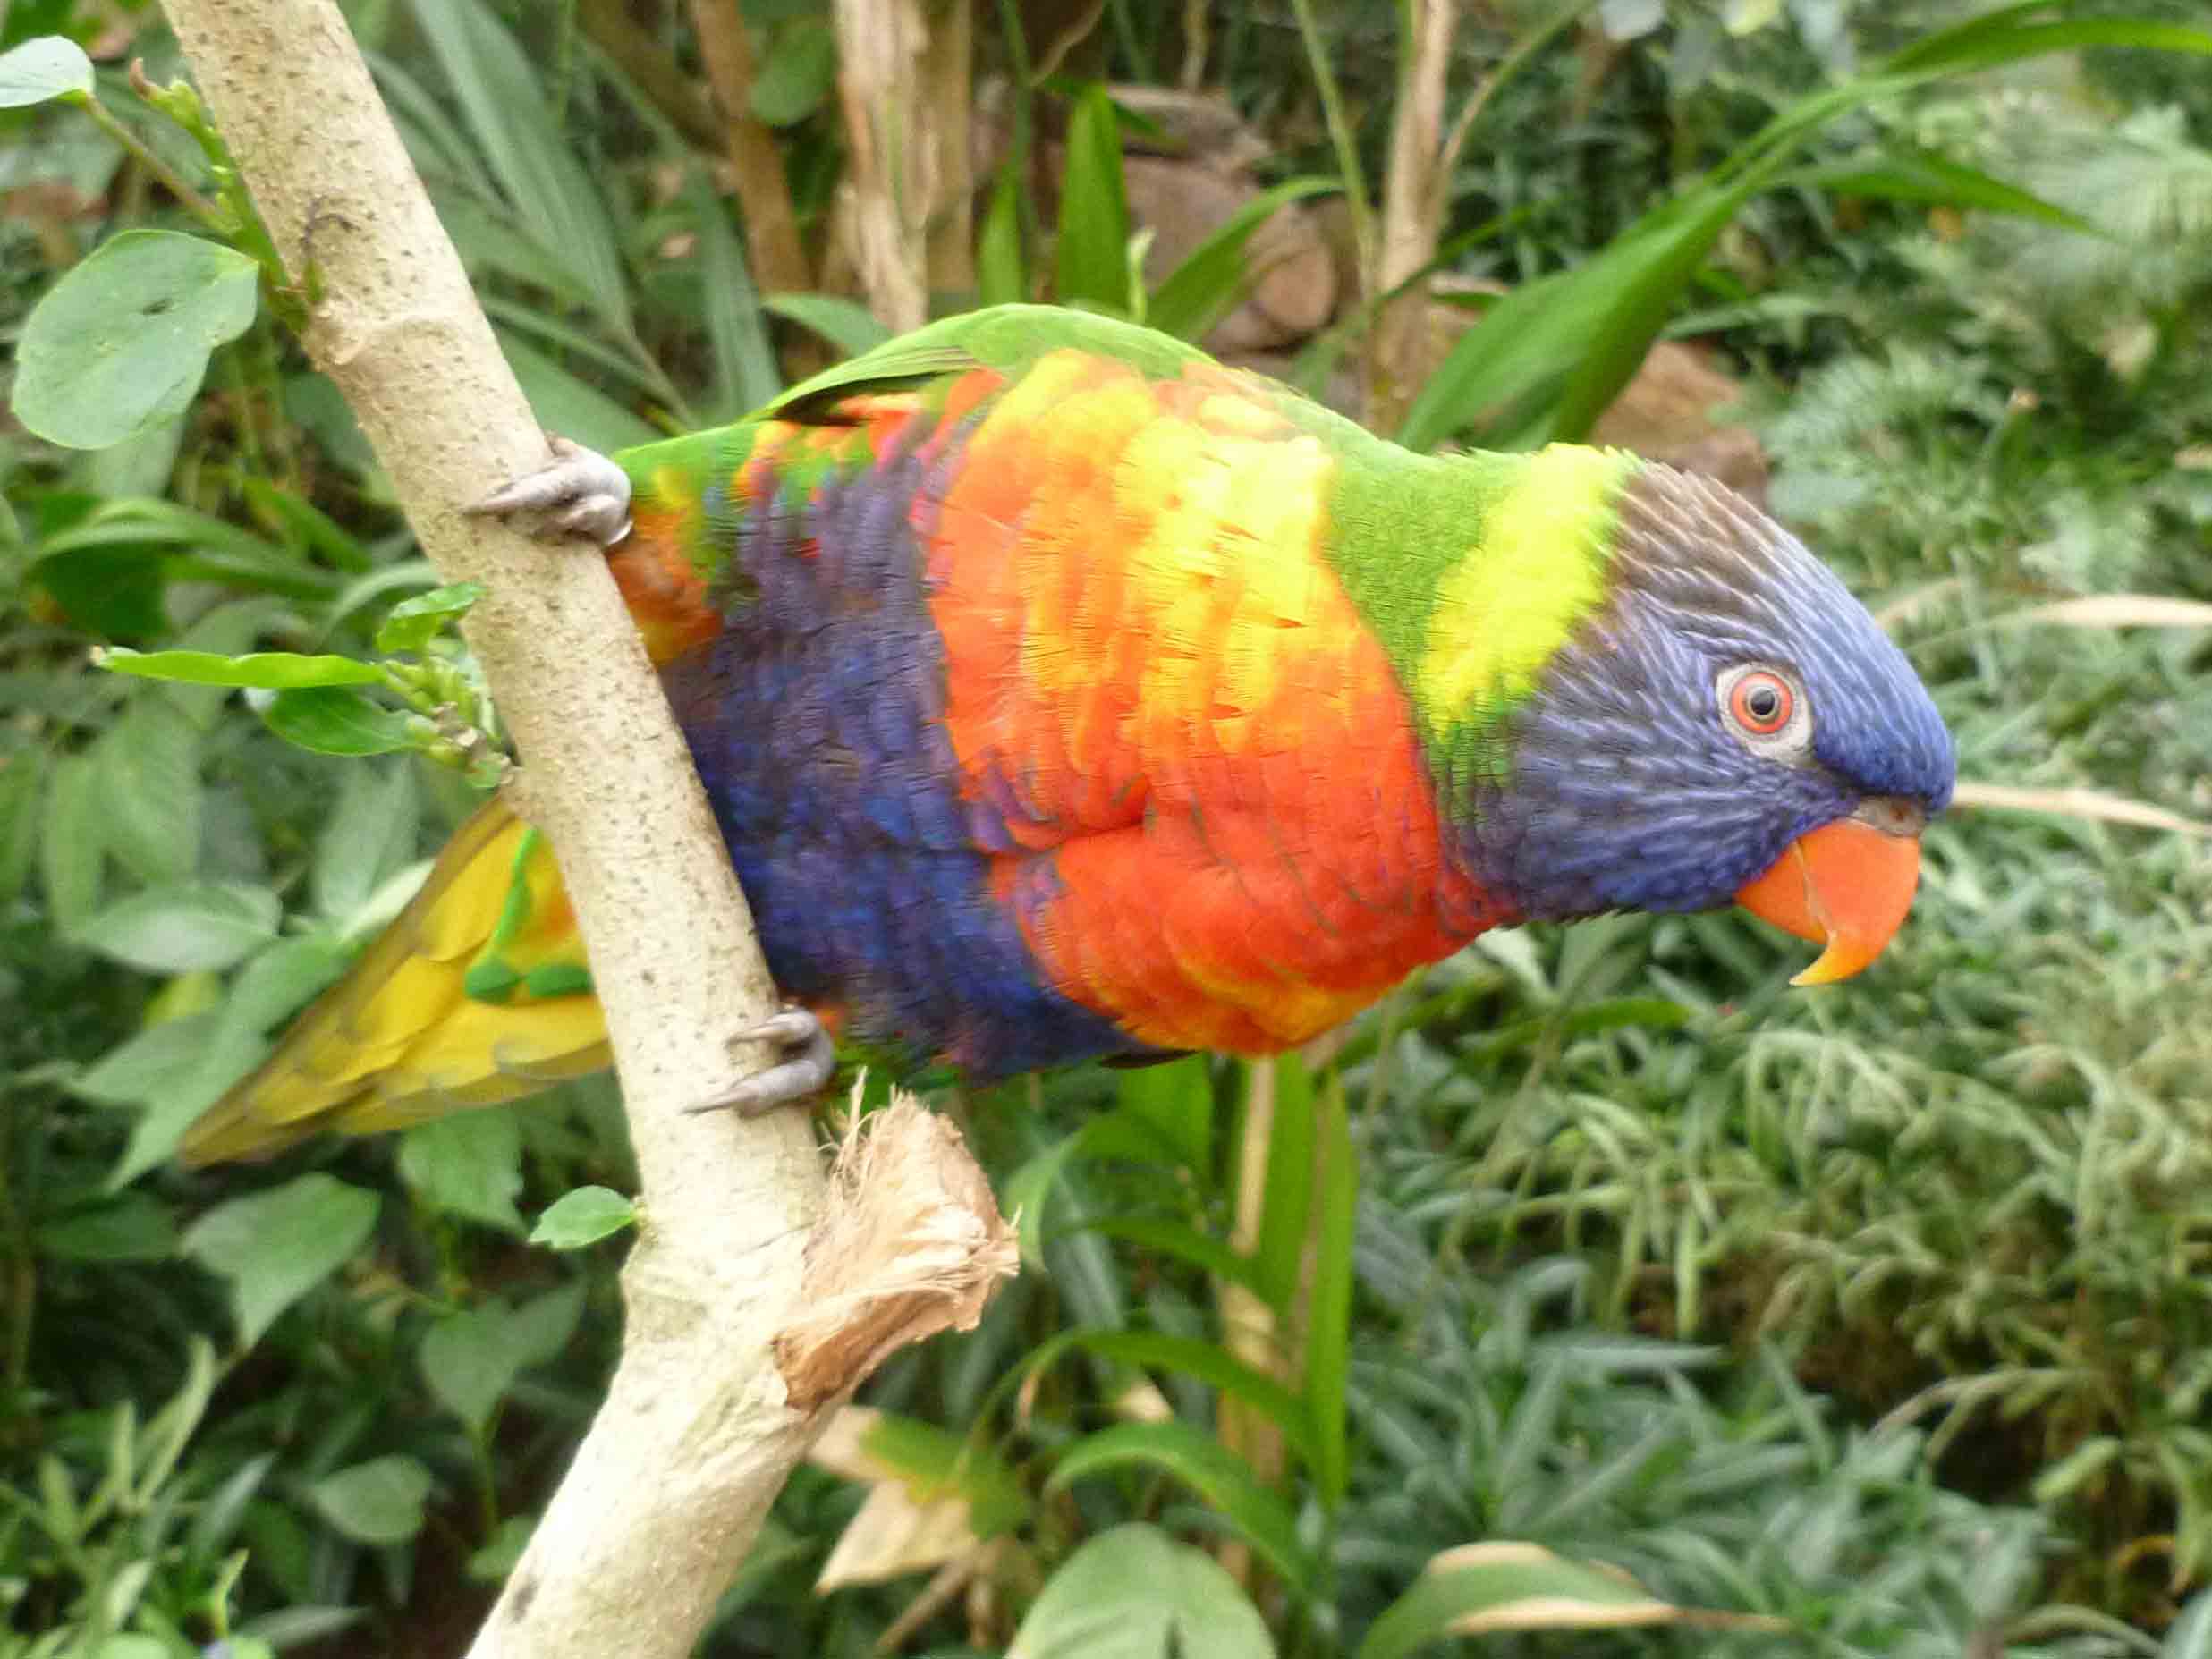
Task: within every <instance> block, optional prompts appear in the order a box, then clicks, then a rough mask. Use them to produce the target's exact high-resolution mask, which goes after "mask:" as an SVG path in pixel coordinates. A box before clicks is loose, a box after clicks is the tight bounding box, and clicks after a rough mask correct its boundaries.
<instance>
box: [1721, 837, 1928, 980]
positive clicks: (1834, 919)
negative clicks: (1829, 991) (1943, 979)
mask: <svg viewBox="0 0 2212 1659" xmlns="http://www.w3.org/2000/svg"><path fill="white" fill-rule="evenodd" d="M1919 885H1920V837H1919V836H1917V835H1893V834H1888V833H1887V832H1886V831H1884V830H1879V829H1877V828H1875V827H1874V825H1871V824H1868V823H1866V822H1864V821H1862V820H1860V819H1859V818H1838V819H1837V820H1836V821H1835V823H1833V824H1824V825H1821V826H1820V827H1819V828H1818V829H1817V830H1813V831H1810V832H1809V833H1808V834H1804V835H1801V836H1800V837H1798V839H1797V840H1796V841H1794V842H1791V844H1790V846H1789V848H1788V850H1787V851H1784V853H1783V855H1782V856H1781V857H1780V858H1779V859H1776V860H1775V862H1774V868H1771V869H1769V870H1768V871H1767V873H1766V874H1765V875H1764V876H1759V877H1757V878H1756V879H1755V880H1753V881H1751V882H1750V883H1748V884H1746V885H1744V886H1743V887H1742V889H1741V890H1740V891H1739V892H1738V893H1737V894H1736V902H1737V903H1738V904H1741V905H1742V907H1743V908H1744V909H1745V910H1749V911H1750V912H1751V914H1752V915H1754V916H1756V917H1759V918H1760V919H1761V920H1763V921H1770V922H1772V923H1774V925H1775V926H1776V927H1780V928H1784V929H1785V930H1786V931H1788V932H1790V933H1793V934H1795V935H1797V936H1798V937H1799V938H1801V939H1810V940H1812V941H1813V942H1814V943H1815V944H1820V945H1823V946H1825V947H1826V948H1825V949H1824V950H1822V952H1820V955H1819V957H1818V960H1817V961H1814V963H1813V965H1812V966H1811V967H1809V968H1808V969H1805V971H1804V972H1803V973H1801V974H1799V975H1798V976H1797V977H1796V978H1793V979H1792V980H1791V981H1790V983H1791V984H1792V985H1828V984H1831V983H1833V982H1834V981H1835V980H1837V979H1848V978H1851V977H1852V975H1853V974H1855V973H1857V972H1858V971H1859V970H1860V969H1861V968H1864V967H1865V966H1866V965H1867V964H1868V963H1869V962H1870V961H1873V960H1874V959H1875V958H1876V957H1877V956H1879V955H1880V954H1881V953H1882V947H1883V946H1884V945H1886V944H1888V943H1889V941H1890V937H1891V935H1894V933H1895V932H1896V931H1897V929H1898V928H1899V927H1902V926H1903V923H1904V918H1905V912H1906V911H1907V910H1911V908H1912V893H1913V890H1914V889H1915V888H1917V887H1918V886H1919Z"/></svg>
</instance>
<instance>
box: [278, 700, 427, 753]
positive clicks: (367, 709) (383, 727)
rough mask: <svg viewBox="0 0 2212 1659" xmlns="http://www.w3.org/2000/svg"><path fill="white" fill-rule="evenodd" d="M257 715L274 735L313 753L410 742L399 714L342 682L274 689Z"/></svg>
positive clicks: (380, 749)
mask: <svg viewBox="0 0 2212 1659" xmlns="http://www.w3.org/2000/svg"><path fill="white" fill-rule="evenodd" d="M261 719H262V721H263V723H264V724H267V727H268V729H269V730H270V731H272V732H275V733H276V735H277V736H278V737H281V738H283V739H284V740H285V741H287V742H291V743H297V744H298V745H299V746H300V747H301V749H313V750H314V751H315V752H316V753H317V754H318V755H388V754H391V753H392V752H393V751H394V750H395V749H411V748H413V747H414V744H415V740H414V736H413V734H412V732H411V728H410V727H409V725H408V721H407V716H406V715H403V714H401V713H399V712H398V711H397V710H395V709H390V708H386V707H385V706H384V705H383V704H381V703H376V702H371V701H370V700H369V698H366V697H364V696H362V695H361V693H360V692H359V691H356V690H352V688H350V687H347V686H335V685H331V686H301V687H299V688H297V689H295V690H288V691H279V692H278V693H277V694H276V696H275V698H274V699H273V700H272V701H271V702H270V703H269V706H268V707H267V708H265V709H263V710H262V711H261Z"/></svg>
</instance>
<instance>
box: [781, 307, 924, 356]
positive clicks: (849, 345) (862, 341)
mask: <svg viewBox="0 0 2212 1659" xmlns="http://www.w3.org/2000/svg"><path fill="white" fill-rule="evenodd" d="M760 305H761V309H764V310H767V311H771V312H773V313H775V315H776V316H777V317H782V318H784V321H786V322H791V323H796V324H798V325H799V326H801V328H810V329H812V330H813V331H814V332H815V333H816V334H819V335H821V336H822V338H823V339H825V340H826V341H828V342H829V343H830V344H832V345H834V346H835V347H836V348H837V349H838V350H839V351H843V353H844V354H845V355H846V356H847V357H859V356H860V354H861V353H863V352H866V351H874V350H875V349H876V348H877V346H879V345H881V344H882V343H884V342H885V341H886V340H888V339H890V338H891V331H890V330H889V329H888V328H886V327H885V326H883V325H882V324H881V323H879V322H877V320H876V317H875V314H874V313H873V312H871V311H869V309H868V308H867V307H866V306H863V305H859V304H856V303H854V302H853V301H852V300H843V299H840V298H839V297H838V296H837V295H835V294H826V293H772V294H764V295H762V296H761V300H760Z"/></svg>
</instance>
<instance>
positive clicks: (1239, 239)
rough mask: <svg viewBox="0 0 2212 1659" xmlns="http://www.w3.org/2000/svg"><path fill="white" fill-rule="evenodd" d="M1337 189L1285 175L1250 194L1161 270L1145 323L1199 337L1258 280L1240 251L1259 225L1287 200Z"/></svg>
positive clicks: (1339, 187) (1331, 182) (1322, 180)
mask: <svg viewBox="0 0 2212 1659" xmlns="http://www.w3.org/2000/svg"><path fill="white" fill-rule="evenodd" d="M1338 190H1343V184H1342V183H1341V182H1338V181H1337V180H1335V179H1327V178H1302V179H1287V180H1285V181H1284V182H1282V183H1280V184H1278V185H1276V187H1275V188H1274V189H1273V190H1264V191H1262V192H1261V193H1260V194H1259V195H1258V196H1255V197H1254V198H1253V199H1251V200H1250V201H1248V202H1246V203H1245V204H1244V205H1243V206H1242V207H1240V208H1238V209H1237V210H1236V212H1235V213H1233V214H1232V215H1231V216H1229V219H1228V221H1227V222H1226V223H1225V224H1223V225H1221V226H1220V228H1218V229H1217V230H1216V231H1214V232H1213V233H1211V234H1210V235H1208V237H1207V238H1206V240H1205V241H1202V242H1200V243H1199V245H1198V246H1197V247H1195V248H1193V249H1192V250H1191V251H1190V253H1189V254H1188V255H1186V256H1185V257H1184V258H1183V261H1182V264H1181V265H1178V266H1177V267H1175V268H1174V270H1173V271H1170V272H1169V273H1168V274H1167V276H1166V277H1165V280H1164V281H1162V282H1161V284H1160V285H1159V286H1158V287H1157V289H1155V290H1154V291H1153V293H1152V298H1151V300H1149V301H1148V304H1147V305H1146V308H1145V321H1146V322H1148V324H1150V325H1151V326H1153V327H1155V328H1157V329H1159V330H1160V331H1162V332H1163V333H1165V334H1174V335H1175V336H1176V337H1177V338H1178V339H1182V340H1200V339H1203V338H1204V337H1205V336H1206V334H1207V333H1208V331H1209V330H1210V329H1212V327H1213V326H1214V325H1215V324H1216V323H1218V322H1219V321H1221V319H1222V318H1223V317H1226V316H1228V314H1229V313H1230V312H1231V311H1232V310H1233V309H1235V308H1236V305H1237V302H1238V301H1239V300H1242V298H1243V297H1244V295H1245V292H1246V291H1247V290H1249V289H1250V287H1251V285H1252V284H1253V283H1254V282H1256V281H1257V280H1259V276H1260V275H1261V273H1260V272H1259V270H1256V269H1255V268H1253V267H1252V265H1251V263H1250V261H1249V260H1247V259H1246V258H1245V257H1244V252H1245V249H1246V247H1247V246H1248V245H1249V244H1250V241H1251V240H1252V237H1253V236H1254V235H1255V234H1256V233H1258V232H1259V227H1260V226H1261V225H1263V224H1266V223H1267V221H1268V220H1269V219H1272V218H1273V217H1275V216H1276V212H1277V210H1278V209H1280V208H1282V207H1285V206H1287V205H1288V204H1290V203H1292V202H1294V201H1298V200H1301V199H1304V198H1305V197H1308V196H1318V195H1322V194H1324V193H1328V192H1335V191H1338Z"/></svg>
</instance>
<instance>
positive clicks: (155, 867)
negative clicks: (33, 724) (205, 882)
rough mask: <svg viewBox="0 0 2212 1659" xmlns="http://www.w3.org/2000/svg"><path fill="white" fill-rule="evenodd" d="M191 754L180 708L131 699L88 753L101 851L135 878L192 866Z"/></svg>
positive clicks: (195, 834) (194, 733)
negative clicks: (93, 761)
mask: <svg viewBox="0 0 2212 1659" xmlns="http://www.w3.org/2000/svg"><path fill="white" fill-rule="evenodd" d="M199 749H200V734H199V728H198V727H196V726H194V725H193V724H192V721H191V716H190V715H187V714H185V712H184V711H183V710H182V709H181V708H179V707H176V705H175V704H174V703H172V702H169V701H168V700H167V699H165V698H158V697H137V698H131V702H130V704H129V706H128V707H126V708H125V709H124V710H123V717H122V718H121V719H120V720H118V721H117V722H116V723H115V724H114V728H113V729H112V730H111V731H109V732H108V733H107V735H106V736H105V737H103V738H102V739H101V740H100V741H99V743H98V745H97V748H96V749H95V750H94V755H95V757H96V758H97V761H98V763H99V780H100V781H99V805H100V808H101V810H102V812H103V813H104V814H105V817H106V823H105V824H104V825H103V826H102V828H103V834H104V839H105V840H106V844H107V850H108V851H110V852H111V853H113V854H114V856H115V858H116V859H117V861H118V862H120V863H121V864H122V865H123V867H124V868H126V869H128V870H130V871H131V874H132V875H134V876H138V877H139V878H140V880H141V881H148V882H180V881H183V880H185V879H186V878H187V877H189V876H191V874H192V872H193V870H194V869H195V868H197V867H198V865H199V822H200V793H201V791H200V783H199Z"/></svg>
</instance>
